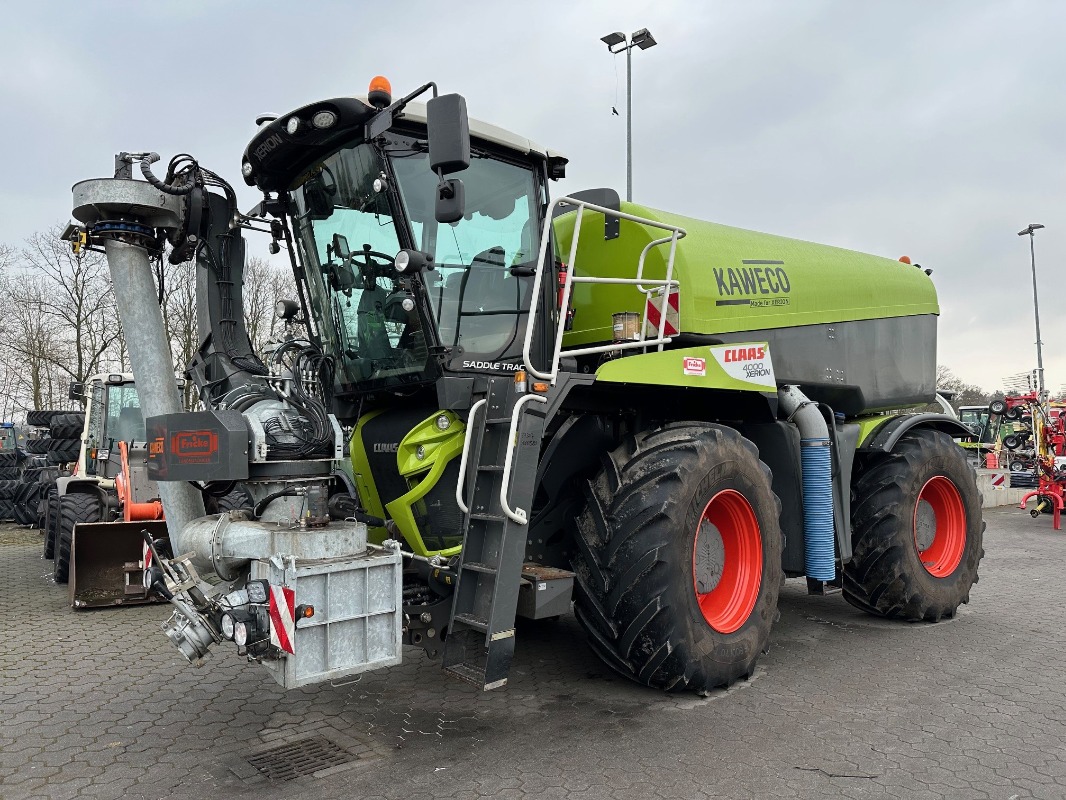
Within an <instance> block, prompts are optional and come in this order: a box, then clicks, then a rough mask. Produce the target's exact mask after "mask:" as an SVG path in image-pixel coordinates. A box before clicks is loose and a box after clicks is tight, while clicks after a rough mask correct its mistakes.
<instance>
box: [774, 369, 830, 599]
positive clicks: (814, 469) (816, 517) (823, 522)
mask: <svg viewBox="0 0 1066 800" xmlns="http://www.w3.org/2000/svg"><path fill="white" fill-rule="evenodd" d="M777 396H778V400H779V402H780V405H781V411H782V413H783V414H784V415H785V416H786V417H787V418H788V419H789V420H790V421H792V422H794V423H795V424H796V427H797V428H799V432H800V468H801V471H802V481H803V563H804V568H805V569H806V572H807V577H809V578H814V579H815V580H821V581H829V580H833V578H835V577H836V530H835V528H834V525H833V475H832V447H831V444H830V440H829V426H828V425H827V424H826V421H825V417H823V416H822V414H821V412H820V411H819V410H818V407H817V405H816V404H815V403H814V402H813V401H811V400H810V399H808V398H807V396H806V395H805V394H803V392H801V391H800V389H799V387H798V386H792V385H789V386H783V387H782V388H781V389H779V390H778V392H777Z"/></svg>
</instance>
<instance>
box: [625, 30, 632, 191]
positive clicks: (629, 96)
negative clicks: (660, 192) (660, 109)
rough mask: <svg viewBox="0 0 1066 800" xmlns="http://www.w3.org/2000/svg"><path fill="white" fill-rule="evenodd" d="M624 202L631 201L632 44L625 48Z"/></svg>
mask: <svg viewBox="0 0 1066 800" xmlns="http://www.w3.org/2000/svg"><path fill="white" fill-rule="evenodd" d="M626 202H627V203H632V202H633V45H629V47H627V48H626Z"/></svg>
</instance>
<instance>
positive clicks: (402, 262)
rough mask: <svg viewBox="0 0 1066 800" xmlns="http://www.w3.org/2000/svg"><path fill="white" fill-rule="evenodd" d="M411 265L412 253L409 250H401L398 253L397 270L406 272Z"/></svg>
mask: <svg viewBox="0 0 1066 800" xmlns="http://www.w3.org/2000/svg"><path fill="white" fill-rule="evenodd" d="M410 265H411V254H410V253H409V252H408V251H407V250H401V251H400V252H399V253H397V254H396V271H397V272H406V271H407V268H408V267H409V266H410Z"/></svg>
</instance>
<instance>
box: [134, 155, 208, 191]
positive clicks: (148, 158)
mask: <svg viewBox="0 0 1066 800" xmlns="http://www.w3.org/2000/svg"><path fill="white" fill-rule="evenodd" d="M158 160H159V153H148V154H146V155H145V157H144V158H142V159H141V174H142V175H143V176H144V179H145V180H146V181H148V182H149V183H150V184H152V186H154V187H155V188H156V189H158V190H159V191H161V192H166V193H167V194H178V195H181V194H188V193H189V192H191V191H192V190H193V188H194V186H195V184H192V183H186V184H184V185H182V186H171V185H170V184H169V183H164V182H163V181H161V180H159V178H157V177H156V176H155V175H153V174H152V164H154V163H155V162H156V161H158Z"/></svg>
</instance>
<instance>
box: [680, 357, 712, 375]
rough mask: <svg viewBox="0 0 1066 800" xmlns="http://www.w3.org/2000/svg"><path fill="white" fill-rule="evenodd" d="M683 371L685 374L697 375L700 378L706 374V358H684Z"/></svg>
mask: <svg viewBox="0 0 1066 800" xmlns="http://www.w3.org/2000/svg"><path fill="white" fill-rule="evenodd" d="M684 371H685V374H686V375H698V376H699V377H701V378H702V377H705V376H706V375H707V359H705V358H686V359H685V366H684Z"/></svg>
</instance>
